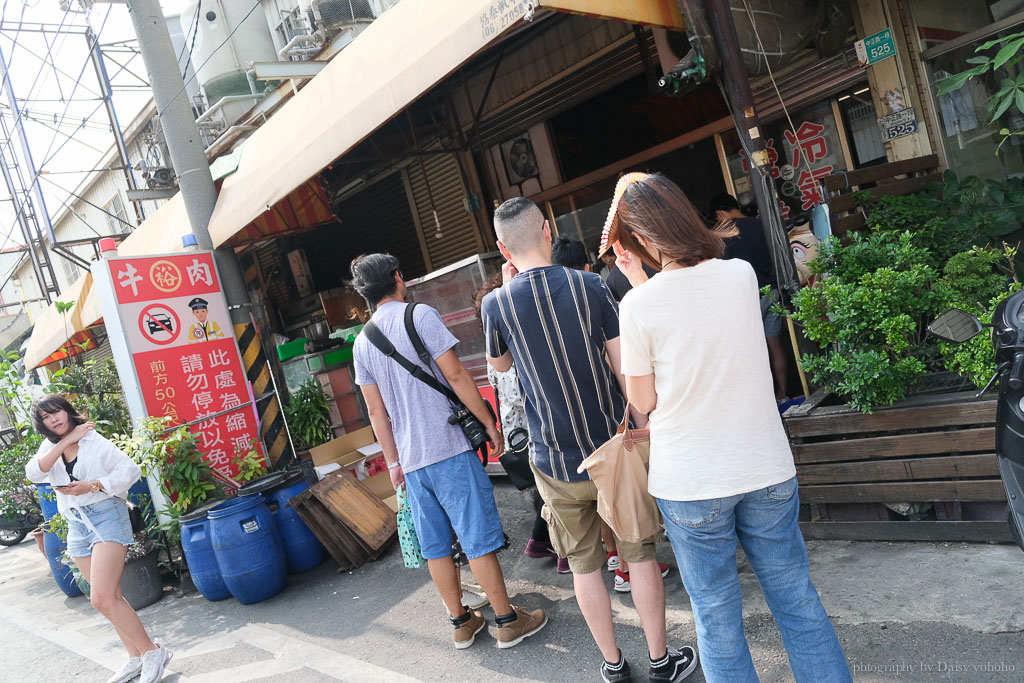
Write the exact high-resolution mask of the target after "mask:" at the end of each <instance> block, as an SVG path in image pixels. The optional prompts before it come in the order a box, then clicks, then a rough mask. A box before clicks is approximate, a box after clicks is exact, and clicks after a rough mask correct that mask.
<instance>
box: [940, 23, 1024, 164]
mask: <svg viewBox="0 0 1024 683" xmlns="http://www.w3.org/2000/svg"><path fill="white" fill-rule="evenodd" d="M1022 28H1024V24H1017V25H1015V26H1013V27H1010V28H1007V29H1006V30H1004V31H1002V32H1000V33H997V34H993V35H988V36H986V37H984V38H979V39H978V40H977V41H975V42H973V43H969V44H967V45H964V46H961V47H958V48H956V49H954V50H951V51H949V52H945V53H943V54H940V55H938V56H937V57H934V58H932V59H929V60H928V61H927V62H926V66H927V72H928V80H929V82H930V83H931V84H932V88H933V94H935V93H936V90H935V88H936V83H937V82H938V81H940V80H941V79H943V78H946V77H947V76H950V75H952V74H955V73H958V72H960V71H963V70H965V69H968V68H970V66H971V65H970V64H968V63H967V60H968V59H970V58H971V57H974V56H976V53H975V52H974V50H975V48H976V47H977V46H978V45H980V44H981V43H983V42H986V41H988V40H992V39H994V38H996V37H997V36H998V35H1006V34H1008V33H1015V32H1017V31H1020V30H1021V29H1022ZM1020 70H1021V66H1020V65H1019V64H1018V65H1016V66H1014V67H1012V68H1011V69H1005V68H1003V69H1000V70H999V71H998V72H997V73H995V74H993V73H992V72H989V73H987V74H985V75H984V76H982V77H979V78H972V79H971V80H969V81H967V83H966V84H964V86H963V87H962V88H960V89H959V90H957V91H954V92H951V93H948V94H945V95H938V94H935V104H936V107H935V108H936V109H937V110H938V115H939V119H940V122H939V126H938V130H937V131H936V135H937V136H938V137H939V138H940V139H941V140H942V142H943V145H944V146H945V150H946V158H947V161H948V164H949V167H950V168H951V169H953V170H955V171H957V172H958V173H960V174H962V175H977V176H981V177H983V178H1000V179H1004V180H1005V179H1007V178H1010V177H1016V176H1021V175H1024V139H1022V137H1021V136H1012V137H1011V138H1010V139H1009V140H1007V141H1006V143H1005V144H1003V145H1002V147H1000V146H999V145H1000V142H1001V141H1002V136H1001V135H999V130H1000V129H1001V128H1007V129H1009V130H1011V131H1022V130H1024V115H1022V114H1021V113H1020V111H1018V110H1017V108H1016V107H1013V106H1011V107H1010V108H1009V110H1007V112H1006V113H1005V114H1003V116H1001V117H1000V118H999V119H998V120H996V121H993V122H991V123H989V122H988V98H989V96H990V95H991V94H993V93H994V92H996V91H997V90H999V88H1000V85H999V83H1000V81H1001V80H1002V79H1004V78H1014V77H1016V75H1017V74H1018V73H1019V72H1020ZM997 148H998V149H999V153H998V154H997V153H996V150H997Z"/></svg>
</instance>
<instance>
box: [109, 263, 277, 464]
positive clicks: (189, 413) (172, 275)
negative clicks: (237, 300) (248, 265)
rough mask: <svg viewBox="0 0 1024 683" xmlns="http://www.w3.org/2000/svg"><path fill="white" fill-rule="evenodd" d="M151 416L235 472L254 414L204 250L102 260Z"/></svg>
mask: <svg viewBox="0 0 1024 683" xmlns="http://www.w3.org/2000/svg"><path fill="white" fill-rule="evenodd" d="M106 263H107V264H109V267H110V274H111V277H112V279H113V284H114V292H115V295H116V297H117V302H118V314H119V317H120V319H121V325H122V328H123V329H124V333H125V339H126V341H127V342H128V350H129V352H130V353H131V354H132V362H133V363H134V365H135V372H136V376H137V377H138V380H139V388H140V389H141V391H142V397H143V400H144V402H145V405H146V410H147V412H148V413H149V414H150V415H162V416H165V417H168V418H170V419H171V423H172V424H190V425H192V427H191V428H192V431H193V432H194V433H195V434H196V437H197V440H198V442H199V447H200V450H201V451H202V453H203V456H204V457H205V459H206V460H207V461H208V462H209V463H210V464H212V465H214V466H215V467H217V468H219V469H220V470H221V471H223V472H225V473H227V474H230V475H234V474H236V473H237V465H236V463H235V459H236V456H239V455H244V454H245V453H247V452H248V451H249V449H250V448H253V447H256V448H258V449H260V450H262V448H260V446H261V444H260V440H259V431H258V425H259V422H258V419H257V414H256V412H255V410H254V408H253V406H252V404H251V403H250V401H251V399H252V394H251V392H250V388H249V383H248V379H247V378H246V375H245V371H244V369H243V366H242V359H241V356H240V355H239V353H238V345H237V343H236V342H235V338H234V336H233V335H232V334H231V330H232V328H231V319H230V317H229V316H228V307H227V302H226V301H225V300H224V294H223V292H222V291H221V286H220V281H219V279H218V278H217V270H216V267H215V266H214V262H213V254H212V253H211V252H192V253H188V254H172V255H167V256H155V257H127V258H120V257H115V258H111V259H107V261H106Z"/></svg>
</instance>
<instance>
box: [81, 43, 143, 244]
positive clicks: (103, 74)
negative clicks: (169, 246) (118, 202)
mask: <svg viewBox="0 0 1024 683" xmlns="http://www.w3.org/2000/svg"><path fill="white" fill-rule="evenodd" d="M85 40H86V42H87V43H88V44H89V58H90V59H91V60H92V65H93V68H95V69H96V80H97V81H98V82H99V84H100V93H101V94H102V95H103V106H104V107H106V109H107V117H108V118H109V119H110V129H111V131H112V132H113V133H114V146H115V147H117V156H118V158H120V160H121V166H122V168H124V179H125V181H126V182H127V183H128V189H129V190H137V189H139V186H138V183H137V182H136V181H135V172H134V171H133V170H132V160H131V158H129V155H128V145H126V144H125V141H124V134H123V133H122V132H121V124H120V122H119V121H118V120H117V112H116V111H115V110H114V91H113V89H112V88H111V87H110V76H108V75H107V65H106V64H104V62H103V53H102V52H100V41H99V40H98V39H97V38H96V34H94V33H93V32H92V29H91V28H87V29H86V30H85ZM132 205H133V206H134V207H135V218H136V222H137V223H138V224H139V225H141V224H142V221H144V220H146V212H145V211H144V210H143V208H142V203H141V202H132Z"/></svg>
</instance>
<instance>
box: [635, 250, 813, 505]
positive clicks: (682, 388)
mask: <svg viewBox="0 0 1024 683" xmlns="http://www.w3.org/2000/svg"><path fill="white" fill-rule="evenodd" d="M619 325H620V333H621V335H622V336H621V338H622V372H623V374H625V375H630V376H633V377H642V376H645V375H649V374H651V373H652V372H653V373H654V386H655V390H656V391H657V394H658V404H657V407H656V408H655V410H654V412H652V413H651V422H650V429H651V465H650V468H651V469H650V477H649V485H648V489H649V490H650V493H651V495H653V496H655V497H656V498H662V499H665V500H677V501H688V500H707V499H711V498H725V497H727V496H734V495H738V494H741V493H749V492H750V491H756V490H758V489H762V488H765V487H767V486H772V485H774V484H778V483H781V482H783V481H786V480H788V479H790V478H792V477H793V476H794V475H795V474H796V468H795V467H794V465H793V454H792V452H791V451H790V448H789V440H788V439H787V437H786V433H785V430H784V429H783V427H782V419H781V417H780V416H779V411H778V407H777V404H776V402H775V390H774V386H773V384H772V375H771V369H770V366H769V364H768V349H767V346H766V345H765V342H764V329H763V327H762V324H761V308H760V300H759V295H758V291H757V277H756V276H755V275H754V269H753V268H751V266H750V264H749V263H747V262H746V261H740V260H732V261H723V260H720V259H711V260H708V261H704V262H703V263H700V264H698V265H696V266H692V267H689V268H679V269H676V270H668V271H663V272H661V273H658V274H657V275H655V276H654V277H653V278H651V279H650V280H648V281H647V282H645V283H643V284H642V285H640V286H639V287H636V288H634V289H633V290H631V291H630V292H629V293H628V294H627V295H626V297H625V298H624V299H623V300H622V304H621V308H620V323H619Z"/></svg>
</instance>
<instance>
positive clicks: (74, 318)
mask: <svg viewBox="0 0 1024 683" xmlns="http://www.w3.org/2000/svg"><path fill="white" fill-rule="evenodd" d="M91 291H92V273H86V274H85V275H83V276H82V277H80V278H78V279H77V280H75V281H74V282H73V283H72V284H71V286H70V287H68V288H67V289H65V290H64V291H63V292H62V293H61V295H60V296H59V297H58V298H57V302H55V303H53V304H51V305H50V307H49V308H47V309H46V311H44V312H43V314H42V315H41V316H39V319H38V320H36V323H35V325H34V326H33V327H32V336H31V337H29V340H28V347H27V348H26V349H25V367H26V368H35V367H38V366H40V365H46V364H47V363H52V362H53V361H56V360H61V359H62V358H67V357H68V356H73V355H75V354H76V353H78V352H80V351H81V350H83V347H82V346H78V345H77V344H78V343H81V344H88V343H89V341H91V339H92V337H91V335H85V334H82V333H84V332H85V330H86V329H87V328H89V327H91V326H92V324H93V322H94V321H92V320H88V317H89V316H88V314H87V315H85V316H83V314H82V313H83V307H84V303H85V299H86V297H87V296H88V295H89V292H91ZM57 303H63V304H71V308H70V310H68V311H67V312H66V313H63V314H62V313H60V312H59V311H58V310H57ZM75 337H77V339H76V338H75ZM92 346H95V342H94V341H93V342H92ZM86 348H88V347H87V346H86Z"/></svg>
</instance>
